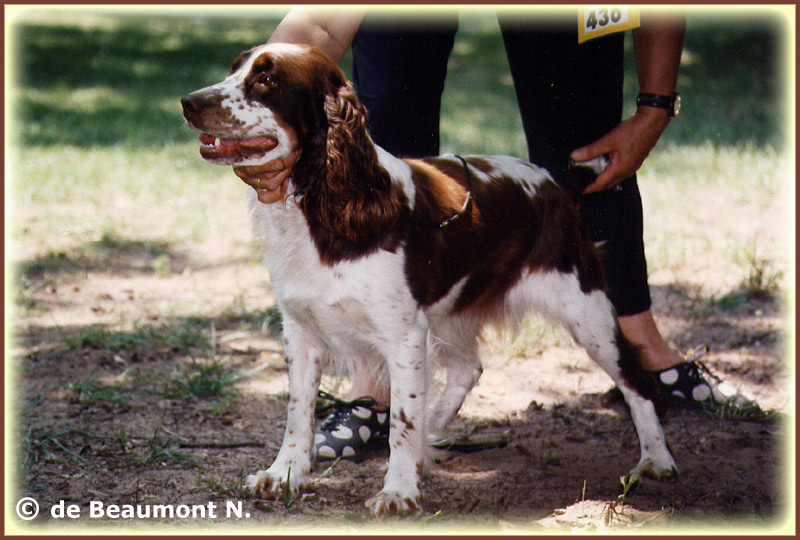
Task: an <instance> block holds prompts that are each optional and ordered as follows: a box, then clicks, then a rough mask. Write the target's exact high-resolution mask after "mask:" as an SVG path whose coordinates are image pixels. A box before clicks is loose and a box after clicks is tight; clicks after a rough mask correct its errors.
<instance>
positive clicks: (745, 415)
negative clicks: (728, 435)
mask: <svg viewBox="0 0 800 540" xmlns="http://www.w3.org/2000/svg"><path fill="white" fill-rule="evenodd" d="M703 413H704V414H706V415H707V416H711V417H712V418H719V419H720V420H748V421H756V422H773V421H775V420H777V419H779V418H782V416H783V415H782V414H781V413H780V412H778V411H776V410H774V409H762V408H761V407H760V406H759V405H758V403H750V404H745V405H741V404H737V403H736V400H735V399H731V400H728V401H726V402H724V403H717V404H714V405H711V406H709V407H706V408H704V409H703Z"/></svg>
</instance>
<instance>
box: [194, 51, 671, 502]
mask: <svg viewBox="0 0 800 540" xmlns="http://www.w3.org/2000/svg"><path fill="white" fill-rule="evenodd" d="M182 103H183V109H184V116H185V117H186V119H187V120H188V122H189V125H190V126H191V127H193V128H195V129H197V130H199V131H201V132H202V133H203V134H202V135H201V136H200V140H201V142H202V143H203V147H202V149H201V153H202V155H203V157H205V158H206V159H208V160H209V161H211V162H213V163H220V164H226V165H258V164H263V163H266V162H267V161H270V160H273V159H277V158H286V157H288V156H289V154H290V153H292V152H296V151H298V149H299V150H300V152H301V153H300V156H299V158H298V160H297V163H296V165H295V168H294V171H293V173H292V178H291V180H290V181H289V186H288V188H287V192H286V196H285V199H284V201H282V202H278V203H274V204H269V205H265V204H258V203H255V204H254V205H253V212H254V222H255V227H256V230H257V234H258V235H259V236H260V237H261V239H262V240H263V242H264V244H265V246H266V249H267V256H266V262H267V264H268V267H269V272H270V276H271V279H272V284H273V287H274V292H275V297H276V299H277V303H278V307H279V308H280V311H281V313H282V314H283V318H284V334H285V339H286V358H287V362H288V364H289V394H290V399H289V407H288V419H287V424H286V431H285V434H284V439H283V444H282V446H281V449H280V451H279V452H278V455H277V457H276V459H275V461H274V463H273V464H272V466H271V467H269V468H268V469H267V470H263V471H259V472H257V473H256V474H254V475H251V476H249V477H248V479H247V485H248V487H249V488H250V489H251V490H252V491H253V492H254V493H256V494H261V495H263V496H265V497H273V498H280V497H282V496H283V495H284V489H285V488H286V487H287V486H286V483H287V482H288V489H289V491H290V492H291V494H292V495H293V496H294V495H297V494H298V492H299V491H300V490H301V489H302V488H303V487H304V486H306V485H307V484H308V482H309V476H310V470H311V462H312V450H313V439H314V428H313V421H314V403H315V399H316V395H317V387H318V385H319V381H320V372H321V370H322V367H323V364H324V363H325V362H329V361H339V362H344V363H347V362H348V361H350V360H351V359H365V360H367V359H368V360H369V361H374V362H375V363H379V364H382V365H384V367H385V369H386V372H388V375H389V379H390V385H391V412H390V414H391V424H390V429H391V433H390V436H389V445H390V449H391V455H390V458H389V467H388V472H387V473H386V477H385V483H384V487H383V489H382V490H381V491H380V492H379V493H378V494H377V495H375V496H374V497H372V498H371V499H370V500H369V501H367V506H368V507H369V508H370V510H371V511H372V513H373V514H376V515H383V514H389V513H398V514H405V513H413V512H418V511H420V510H421V502H420V479H421V473H422V470H423V462H424V460H425V456H426V453H427V452H426V450H427V441H428V439H427V436H428V434H435V433H438V432H441V430H443V429H444V428H445V427H446V426H447V424H448V422H450V420H451V419H452V418H453V417H454V416H455V414H456V413H457V412H458V410H459V408H460V407H461V404H462V402H463V400H464V397H465V396H466V394H467V393H468V392H469V390H470V389H471V388H472V387H473V385H474V384H475V383H476V381H477V380H478V377H479V376H480V374H481V371H482V369H481V364H480V360H479V358H478V353H477V345H478V335H479V333H480V331H481V329H482V327H483V326H484V325H486V324H500V325H510V326H513V325H515V324H518V323H519V322H520V321H521V320H522V318H523V317H524V316H525V314H526V313H528V312H529V311H531V310H533V311H537V312H539V313H542V314H544V315H546V316H547V317H549V318H551V319H552V320H554V321H557V322H559V323H561V324H563V325H564V326H565V327H566V328H567V329H568V330H569V332H570V333H571V334H572V336H573V337H574V338H575V340H576V341H577V342H578V343H579V344H580V345H581V346H583V348H584V349H586V351H587V353H588V354H589V356H591V357H592V358H593V359H594V360H595V361H596V362H597V363H598V364H600V365H601V366H602V367H603V368H604V369H605V370H606V371H607V372H608V374H609V375H610V376H611V378H612V379H613V380H614V382H615V383H616V384H617V385H618V386H619V387H620V388H621V389H622V392H623V394H624V395H625V398H626V400H627V402H628V404H629V405H630V409H631V413H632V417H633V422H634V424H635V426H636V430H637V433H638V435H639V440H640V445H641V459H640V461H639V463H638V465H637V466H636V467H635V468H634V469H633V470H632V471H631V474H632V475H633V476H634V477H636V478H638V477H640V476H642V475H649V476H653V477H657V478H661V477H666V476H670V475H672V474H674V473H675V472H676V467H675V462H674V461H673V458H672V456H671V455H670V452H669V450H668V449H667V445H666V443H665V440H664V433H663V431H662V429H661V426H660V424H659V421H658V417H657V415H656V407H655V406H654V399H655V396H656V392H657V390H656V388H655V382H654V380H653V379H652V378H651V377H650V376H649V375H647V374H646V373H645V372H643V371H642V370H641V368H640V367H639V364H638V361H637V354H638V351H637V350H636V348H635V347H633V346H631V344H630V343H629V342H627V341H626V340H625V339H624V337H623V335H622V333H621V332H620V329H619V326H618V325H617V322H616V317H615V314H614V309H613V307H612V306H611V303H610V302H609V300H608V298H607V296H606V294H605V292H604V284H603V278H602V271H601V267H600V263H599V259H598V257H597V254H596V252H595V249H594V246H593V245H592V244H591V242H589V241H588V240H587V239H586V238H584V236H583V235H582V233H581V229H580V225H579V221H578V216H577V213H576V211H575V208H574V205H573V203H572V201H571V200H570V198H569V196H568V195H567V194H566V192H565V191H564V190H562V189H561V188H560V187H559V186H558V185H556V183H555V182H554V181H553V180H552V178H551V177H550V176H549V175H548V173H547V172H546V171H544V170H542V169H540V168H537V167H536V166H533V165H530V164H528V163H526V162H523V161H520V160H518V159H514V158H511V157H505V156H492V157H479V156H468V157H466V158H464V161H463V162H462V161H461V158H457V157H432V158H427V159H397V158H395V157H393V156H391V155H390V154H388V153H387V152H385V151H384V150H383V149H381V148H380V147H378V146H376V145H375V144H374V143H373V142H372V140H371V139H370V137H369V135H368V134H367V130H366V122H365V111H364V110H363V107H362V106H361V105H360V104H359V103H358V101H357V100H356V97H355V94H354V92H353V88H352V87H351V85H350V83H348V81H347V80H346V79H345V77H344V75H343V73H342V72H341V70H340V69H339V68H338V67H337V66H336V65H335V64H334V63H333V62H332V61H331V60H330V59H329V58H328V57H327V56H325V55H324V54H323V53H322V52H320V51H319V50H316V49H314V48H310V47H305V46H297V45H277V44H274V45H263V46H260V47H256V48H254V49H252V50H250V51H247V52H245V53H243V54H242V55H241V56H239V58H237V59H236V61H235V62H234V64H233V70H232V72H231V74H230V75H229V76H228V77H227V78H226V79H225V80H224V81H222V82H220V83H218V84H215V85H213V86H210V87H208V88H204V89H202V90H198V91H196V92H194V93H192V94H190V95H188V96H186V97H185V98H184V99H183V101H182ZM437 360H438V362H439V363H440V364H441V365H443V366H444V367H445V368H446V369H447V383H446V388H445V390H444V391H443V392H442V395H441V397H440V398H439V399H438V401H437V402H436V403H435V404H434V405H432V407H431V408H430V410H428V409H429V408H428V404H427V401H426V396H427V382H428V381H427V374H428V370H429V366H430V365H431V363H432V362H434V361H437ZM376 371H380V369H376ZM520 376H526V374H520Z"/></svg>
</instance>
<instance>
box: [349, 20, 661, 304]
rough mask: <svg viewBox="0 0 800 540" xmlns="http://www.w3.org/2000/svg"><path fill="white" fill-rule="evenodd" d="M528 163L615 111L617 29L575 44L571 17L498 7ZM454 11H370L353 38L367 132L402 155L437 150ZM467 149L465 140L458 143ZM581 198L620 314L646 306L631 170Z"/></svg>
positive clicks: (561, 158) (579, 137)
mask: <svg viewBox="0 0 800 540" xmlns="http://www.w3.org/2000/svg"><path fill="white" fill-rule="evenodd" d="M498 21H499V23H500V28H501V33H502V36H503V42H504V45H505V49H506V55H507V56H508V61H509V65H510V68H511V75H512V77H513V79H514V87H515V90H516V95H517V102H518V104H519V108H520V114H521V117H522V124H523V128H524V130H525V137H526V140H527V144H528V158H529V160H530V161H531V163H535V164H536V165H539V166H541V167H544V168H545V169H547V170H548V171H550V173H551V174H553V175H554V176H558V175H560V174H561V172H562V171H563V170H564V169H565V168H566V166H567V164H568V160H569V154H570V152H572V151H573V150H575V149H577V148H579V147H581V146H584V145H586V144H588V143H590V142H592V141H595V140H597V139H599V138H600V137H602V136H603V135H605V134H606V133H608V132H609V131H611V130H612V129H613V128H614V127H615V126H616V125H617V124H619V122H620V121H621V115H622V82H623V44H624V41H623V39H624V37H623V35H622V34H611V35H609V36H605V37H601V38H597V39H594V40H590V41H588V42H585V43H583V44H578V38H577V22H576V20H575V19H574V18H571V19H570V20H569V21H558V20H552V19H547V20H539V19H536V18H535V17H530V18H526V16H522V17H520V16H514V17H513V18H505V17H499V18H498ZM457 28H458V19H457V16H456V15H453V16H452V17H450V18H438V19H435V20H427V21H424V20H414V21H410V20H409V21H398V20H397V19H391V20H390V19H378V18H371V17H367V18H366V19H365V20H364V22H363V23H362V25H361V28H360V29H359V32H358V33H357V34H356V37H355V39H354V41H353V82H354V84H355V87H356V91H357V92H358V95H359V99H361V101H362V103H363V104H364V105H365V106H366V108H367V110H368V111H369V127H370V134H371V136H372V138H373V140H375V142H376V143H377V144H378V145H380V146H382V147H383V148H384V149H386V150H387V151H389V152H391V153H392V154H395V155H397V156H401V157H425V156H433V155H438V154H439V117H440V109H441V97H442V91H443V89H444V80H445V76H446V74H447V61H448V58H449V56H450V52H451V50H452V48H453V43H454V38H455V33H456V30H457ZM466 150H468V149H465V151H466ZM620 185H621V186H622V189H621V190H608V191H604V192H601V193H596V194H592V195H587V196H584V197H583V198H582V199H581V203H580V211H581V221H582V223H583V226H584V227H585V229H586V230H587V231H588V232H589V234H590V235H591V237H592V239H593V240H594V242H595V243H598V244H599V245H600V251H601V255H602V258H603V266H604V270H605V273H606V281H607V283H608V288H609V296H610V298H611V302H612V303H613V304H614V307H615V309H616V310H617V313H618V314H619V315H623V316H624V315H635V314H637V313H641V312H643V311H646V310H647V309H649V308H650V302H651V300H650V291H649V287H648V284H647V264H646V261H645V255H644V242H643V239H642V201H641V197H640V195H639V188H638V185H637V183H636V177H635V176H634V177H632V178H629V179H627V180H625V181H623V182H622V183H621V184H620Z"/></svg>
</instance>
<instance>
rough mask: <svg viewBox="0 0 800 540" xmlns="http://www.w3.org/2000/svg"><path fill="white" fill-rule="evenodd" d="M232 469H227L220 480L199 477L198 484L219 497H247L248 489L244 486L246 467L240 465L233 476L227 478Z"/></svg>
mask: <svg viewBox="0 0 800 540" xmlns="http://www.w3.org/2000/svg"><path fill="white" fill-rule="evenodd" d="M229 473H230V471H225V472H224V473H222V476H221V477H220V478H219V480H217V479H215V478H205V477H203V476H198V477H197V485H198V487H200V488H201V489H203V490H205V491H208V492H210V493H211V494H213V495H216V496H218V497H228V498H234V499H242V498H245V497H247V490H246V488H245V487H244V478H245V472H244V467H240V468H239V470H238V472H236V473H235V474H234V475H233V477H232V478H226V477H227V476H228V474H229Z"/></svg>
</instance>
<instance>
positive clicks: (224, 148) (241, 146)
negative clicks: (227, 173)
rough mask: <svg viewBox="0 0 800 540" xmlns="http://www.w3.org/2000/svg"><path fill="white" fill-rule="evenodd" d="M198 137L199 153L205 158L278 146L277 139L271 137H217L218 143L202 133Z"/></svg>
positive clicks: (258, 150) (235, 155)
mask: <svg viewBox="0 0 800 540" xmlns="http://www.w3.org/2000/svg"><path fill="white" fill-rule="evenodd" d="M199 139H200V142H201V143H202V144H203V146H202V147H201V148H200V154H201V155H202V156H203V157H204V158H206V159H217V158H237V157H243V156H246V155H248V154H263V153H265V152H269V151H270V150H272V149H273V148H275V147H276V146H278V141H276V140H275V139H273V138H271V137H254V138H252V139H242V140H226V139H219V144H215V143H216V141H217V138H216V137H214V136H213V135H209V134H208V133H203V134H201V135H200V137H199Z"/></svg>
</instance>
